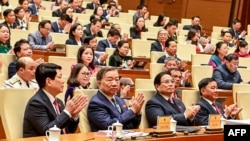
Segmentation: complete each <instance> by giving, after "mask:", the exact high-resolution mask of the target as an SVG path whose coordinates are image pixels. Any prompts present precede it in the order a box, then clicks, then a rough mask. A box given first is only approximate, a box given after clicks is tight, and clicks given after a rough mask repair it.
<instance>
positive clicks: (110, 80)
mask: <svg viewBox="0 0 250 141" xmlns="http://www.w3.org/2000/svg"><path fill="white" fill-rule="evenodd" d="M97 84H98V86H99V88H100V90H101V91H102V92H103V93H105V94H106V95H108V96H113V95H115V94H117V92H118V90H119V87H120V80H119V74H118V71H117V70H112V71H108V72H106V73H105V74H104V76H103V78H102V80H99V81H97Z"/></svg>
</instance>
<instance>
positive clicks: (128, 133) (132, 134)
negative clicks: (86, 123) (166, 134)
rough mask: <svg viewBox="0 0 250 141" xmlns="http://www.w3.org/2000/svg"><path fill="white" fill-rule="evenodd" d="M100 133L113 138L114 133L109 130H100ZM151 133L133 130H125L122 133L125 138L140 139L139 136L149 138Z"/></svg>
mask: <svg viewBox="0 0 250 141" xmlns="http://www.w3.org/2000/svg"><path fill="white" fill-rule="evenodd" d="M98 133H101V134H102V133H104V134H105V135H107V136H112V131H108V130H99V131H98ZM148 134H149V133H144V132H135V131H131V130H123V131H122V136H123V137H125V138H126V137H138V136H140V137H141V136H147V135H148Z"/></svg>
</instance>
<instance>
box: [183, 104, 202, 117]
mask: <svg viewBox="0 0 250 141" xmlns="http://www.w3.org/2000/svg"><path fill="white" fill-rule="evenodd" d="M200 108H201V107H200V106H199V105H192V106H190V107H188V108H187V109H186V111H185V112H184V115H186V118H188V119H190V120H193V119H194V117H195V115H196V114H197V113H198V111H199V110H200Z"/></svg>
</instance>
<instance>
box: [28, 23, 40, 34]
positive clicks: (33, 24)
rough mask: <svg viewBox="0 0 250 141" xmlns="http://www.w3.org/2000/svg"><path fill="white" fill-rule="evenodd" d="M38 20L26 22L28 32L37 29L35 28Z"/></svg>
mask: <svg viewBox="0 0 250 141" xmlns="http://www.w3.org/2000/svg"><path fill="white" fill-rule="evenodd" d="M38 24H39V23H38V22H29V23H28V30H29V32H31V33H32V32H35V31H37V29H38Z"/></svg>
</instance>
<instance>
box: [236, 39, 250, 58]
mask: <svg viewBox="0 0 250 141" xmlns="http://www.w3.org/2000/svg"><path fill="white" fill-rule="evenodd" d="M234 54H235V55H236V56H238V57H244V58H249V57H250V54H249V50H248V43H247V41H245V40H240V41H239V44H238V45H237V48H236V50H235V51H234Z"/></svg>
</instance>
